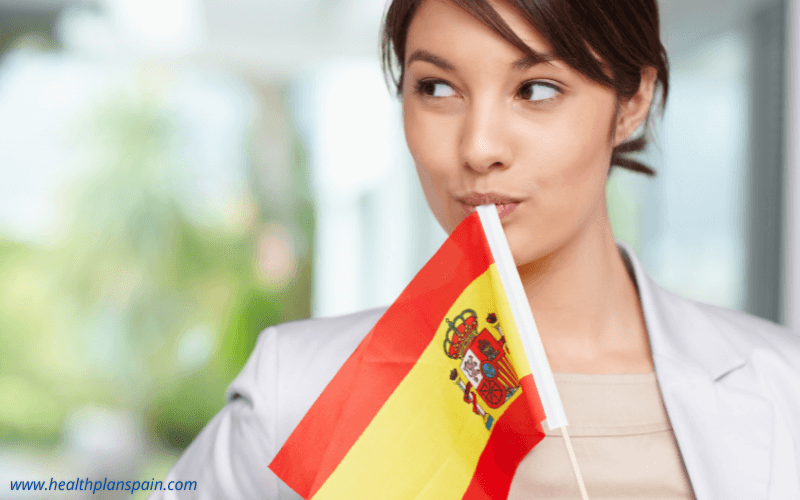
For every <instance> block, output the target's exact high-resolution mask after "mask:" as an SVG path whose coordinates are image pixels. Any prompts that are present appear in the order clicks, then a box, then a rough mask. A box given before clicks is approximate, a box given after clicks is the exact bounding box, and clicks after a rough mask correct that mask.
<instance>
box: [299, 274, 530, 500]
mask: <svg viewBox="0 0 800 500" xmlns="http://www.w3.org/2000/svg"><path fill="white" fill-rule="evenodd" d="M466 309H472V310H474V311H475V312H476V313H477V320H478V331H479V332H480V331H481V330H483V329H484V328H486V329H487V330H489V331H490V332H491V333H492V334H493V336H494V337H495V338H498V337H499V333H498V332H497V330H496V329H495V328H494V327H492V326H491V325H489V323H487V321H486V318H487V316H488V315H489V314H490V313H495V314H496V315H497V318H498V320H499V324H500V325H501V328H502V331H503V333H504V334H505V337H506V341H507V342H508V345H509V348H510V350H511V352H512V353H513V352H515V351H516V352H523V351H522V346H521V344H520V341H519V338H518V337H519V334H518V333H517V329H516V326H515V324H514V320H513V316H512V315H511V309H510V306H509V304H508V301H507V299H506V296H505V293H504V292H503V288H502V284H501V281H500V276H499V274H498V272H497V268H496V265H495V264H492V265H491V266H490V267H489V268H488V269H487V271H486V272H484V273H483V274H482V275H481V276H479V277H478V278H477V279H475V281H473V282H472V283H471V284H470V285H469V286H467V288H465V289H464V291H463V292H462V294H461V295H460V296H459V298H458V299H457V300H456V302H455V303H454V304H453V306H452V307H451V308H450V310H449V312H448V315H447V318H448V319H450V320H453V318H455V317H456V316H458V315H459V314H461V313H462V311H464V310H466ZM409 327H411V325H409ZM448 328H449V325H448V323H447V322H446V321H445V320H444V318H443V319H442V323H441V325H440V326H439V328H438V330H437V332H436V336H435V337H434V339H433V340H432V341H431V343H430V344H429V345H428V347H427V348H426V349H425V351H424V352H423V354H422V356H421V357H420V358H419V360H418V362H417V363H416V365H415V366H414V367H413V368H412V369H411V370H410V371H409V373H408V375H407V376H406V377H405V378H404V379H403V381H402V382H401V383H400V385H399V386H398V387H397V389H396V390H395V392H394V393H393V394H392V395H391V396H390V397H389V399H388V400H387V401H386V403H385V404H384V406H383V407H382V408H381V409H380V410H379V411H378V413H377V415H376V416H375V418H374V419H373V420H372V422H371V423H370V424H369V426H368V427H367V428H366V430H365V431H364V433H363V434H362V435H361V437H360V438H359V439H358V441H356V443H355V444H354V445H353V447H352V448H351V449H350V450H349V451H348V453H347V455H346V456H345V457H344V459H343V460H342V461H341V462H340V463H339V465H338V466H337V468H336V470H335V471H334V472H333V474H332V475H331V476H330V477H329V478H328V480H327V481H326V482H325V483H324V484H323V485H322V487H321V488H320V489H319V490H318V491H317V493H316V494H315V495H314V497H313V498H314V500H341V499H345V498H354V499H360V498H364V499H378V498H381V499H403V500H406V499H411V498H414V499H421V500H422V499H430V500H448V499H460V498H462V496H463V495H464V492H465V491H466V490H467V487H468V486H469V484H470V481H471V480H472V476H473V473H474V472H475V469H476V467H477V464H478V459H479V458H480V455H481V452H482V451H483V449H484V448H485V446H486V443H487V441H488V439H489V436H490V434H491V431H490V430H489V429H487V425H486V422H487V420H488V416H491V418H492V419H493V421H495V422H496V421H497V419H499V418H500V416H501V415H502V414H503V412H504V411H505V410H506V409H507V408H508V406H509V405H510V404H511V403H512V402H513V401H514V400H515V399H516V398H517V397H519V396H520V394H521V393H522V391H521V390H517V391H516V392H515V393H514V394H513V395H512V396H511V397H510V398H509V399H508V400H507V401H505V403H503V405H502V406H500V407H499V408H497V409H491V408H489V407H488V406H487V405H486V404H485V402H484V401H483V400H479V402H480V403H481V404H482V405H483V406H482V407H483V409H484V410H485V411H486V413H487V417H481V416H480V415H477V414H475V413H474V412H473V405H472V403H467V402H465V401H464V392H463V390H462V389H461V388H459V386H458V380H461V381H464V377H463V376H462V377H461V378H460V379H458V380H451V378H450V374H451V372H452V370H453V369H458V368H459V366H460V365H461V362H462V360H460V359H451V358H449V357H447V356H446V355H445V351H444V342H445V338H446V336H447V334H448ZM451 333H452V332H451ZM414 334H415V332H414V331H409V332H408V335H414ZM523 359H524V358H523ZM514 362H515V369H516V371H517V374H518V375H519V377H522V376H524V375H527V374H530V372H531V370H530V367H529V366H528V365H527V363H525V365H523V366H520V365H519V364H516V360H514ZM376 383H379V382H376ZM473 393H474V389H473ZM493 428H494V427H493V426H492V429H493Z"/></svg>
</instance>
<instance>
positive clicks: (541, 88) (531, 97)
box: [520, 82, 560, 101]
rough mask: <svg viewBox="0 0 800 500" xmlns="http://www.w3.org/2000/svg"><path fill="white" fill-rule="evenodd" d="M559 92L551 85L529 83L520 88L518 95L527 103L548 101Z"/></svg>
mask: <svg viewBox="0 0 800 500" xmlns="http://www.w3.org/2000/svg"><path fill="white" fill-rule="evenodd" d="M559 92H560V90H559V89H558V87H556V86H555V85H553V84H550V83H544V82H530V83H526V84H525V85H523V86H522V90H521V91H520V94H522V98H523V99H527V100H528V101H548V100H550V99H552V98H554V97H556V96H557V95H558V93H559Z"/></svg>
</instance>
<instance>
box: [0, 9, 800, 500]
mask: <svg viewBox="0 0 800 500" xmlns="http://www.w3.org/2000/svg"><path fill="white" fill-rule="evenodd" d="M797 3H798V2H796V1H795V2H793V3H792V2H790V1H788V0H786V1H782V0H739V1H737V2H730V1H729V0H663V1H662V2H661V14H662V33H663V37H664V42H665V45H666V47H667V51H668V54H669V57H670V63H671V93H670V97H669V102H668V106H667V111H666V113H665V115H664V118H663V120H662V121H661V122H660V124H659V125H658V126H657V128H656V138H657V141H656V144H655V145H654V147H651V149H650V151H649V152H648V153H647V154H646V157H647V160H648V161H650V163H651V164H652V165H653V166H654V167H655V168H656V170H657V171H658V176H657V177H656V178H654V179H647V178H645V177H643V176H638V175H635V174H629V173H626V172H622V171H616V172H615V173H613V175H612V179H611V181H610V183H609V186H608V190H609V208H610V211H611V217H612V222H613V227H614V230H615V233H616V235H617V237H618V238H619V239H621V240H624V241H626V242H628V243H630V244H631V245H632V246H633V248H634V249H635V250H636V251H637V252H638V254H639V255H640V257H641V258H642V260H643V261H644V264H645V267H646V268H647V269H648V271H649V272H650V273H651V275H652V276H653V277H654V278H655V279H656V280H657V281H658V282H659V283H661V284H662V285H663V286H665V287H667V288H669V289H671V290H674V291H676V292H678V293H681V294H684V295H686V296H690V297H693V298H696V299H699V300H703V301H706V302H711V303H714V304H719V305H722V306H726V307H732V308H736V309H740V310H744V311H748V312H751V313H754V314H757V315H760V316H762V317H764V318H767V319H770V320H773V321H776V322H779V323H785V324H789V325H793V326H800V321H798V313H797V312H795V311H794V309H793V308H792V304H794V303H797V302H798V301H800V293H798V292H799V291H800V286H798V285H800V266H798V265H796V264H795V262H794V261H793V260H792V257H793V256H794V255H795V254H797V249H798V248H799V247H800V202H798V201H796V199H795V197H794V196H793V195H795V194H796V193H800V176H798V174H797V171H798V170H800V169H798V167H800V163H799V161H798V160H799V159H800V155H799V154H798V152H797V151H795V150H794V149H792V146H793V144H795V143H800V128H799V127H796V126H793V123H798V119H800V107H799V106H798V104H799V103H798V99H797V97H796V96H793V95H792V93H791V92H792V89H794V88H797V87H798V85H797V84H794V85H792V84H791V82H792V81H795V82H800V80H798V79H796V77H794V76H792V75H794V74H795V73H796V71H797V68H798V66H800V65H798V64H797V62H798V61H799V60H800V59H799V57H800V43H798V40H800V38H799V37H798V29H797V28H800V8H798V6H797ZM385 6H386V3H385V0H302V1H301V0H294V1H292V2H279V1H276V0H0V173H1V174H2V175H0V499H3V498H15V499H17V498H39V497H37V496H36V495H35V494H27V495H26V494H23V493H21V492H13V493H12V492H11V491H10V489H9V480H11V479H13V480H47V481H49V478H51V477H54V478H56V479H57V480H58V479H64V480H68V479H69V478H71V477H76V476H79V477H81V478H84V477H87V476H88V477H91V478H96V477H100V478H102V477H109V478H116V479H118V480H131V479H139V480H148V479H151V478H155V479H156V480H160V479H162V478H163V476H164V475H165V474H166V471H167V470H168V468H169V467H170V466H171V465H172V463H173V462H174V461H175V460H176V458H177V457H178V456H179V454H180V452H181V450H183V449H184V448H185V447H186V446H187V445H188V444H189V443H190V442H191V440H192V439H193V438H194V436H195V435H196V434H197V433H198V432H199V431H200V429H202V427H203V426H204V425H205V423H206V422H207V421H208V420H209V419H210V418H211V417H212V416H213V415H214V414H215V413H216V412H217V411H218V410H219V409H220V408H221V407H222V406H223V404H224V391H225V388H226V386H227V385H228V384H229V383H230V381H231V380H232V379H233V377H234V376H235V375H236V374H237V373H238V371H239V370H240V369H241V367H242V365H243V364H244V362H245V360H246V359H247V357H248V355H249V353H250V351H251V350H252V348H253V345H254V344H255V340H256V337H257V335H258V334H259V332H260V331H261V330H263V329H264V328H266V327H267V326H270V325H273V324H276V323H279V322H283V321H289V320H293V319H299V318H306V317H309V316H323V315H332V314H342V313H348V312H352V311H356V310H359V309H363V308H367V307H372V306H377V305H387V304H389V303H391V301H392V300H393V299H394V298H395V297H396V296H397V295H398V294H399V293H400V291H401V290H402V289H403V287H404V286H405V285H406V284H407V283H408V281H409V280H410V279H411V278H412V277H413V275H414V274H415V273H416V271H417V270H419V268H420V267H421V266H422V265H423V264H424V263H425V262H426V261H427V259H428V258H429V257H430V256H431V255H432V254H433V252H434V251H435V250H436V249H437V248H438V246H439V245H440V244H441V242H442V241H443V240H444V238H445V235H444V233H443V231H442V230H441V229H440V228H439V227H438V225H437V224H436V222H435V220H434V219H433V217H432V215H431V214H430V213H429V211H428V208H427V205H426V204H425V201H424V198H423V196H422V193H421V191H420V189H419V187H418V185H417V180H416V177H415V173H414V168H413V163H412V161H411V158H410V155H409V153H408V150H407V148H406V145H405V140H404V136H403V131H402V123H401V115H400V104H399V102H398V101H396V100H394V99H393V98H392V97H390V93H389V90H388V89H387V87H386V85H385V83H384V80H383V78H382V75H381V73H380V68H379V56H378V54H379V53H378V47H379V36H378V28H379V24H380V21H381V17H382V14H383V12H384V8H385ZM793 27H794V28H793ZM791 61H794V63H793V64H792V63H791ZM791 78H795V80H791ZM792 109H794V111H791V110H792ZM656 123H659V122H658V120H656ZM792 137H794V138H795V139H792ZM265 466H266V464H265ZM60 495H62V496H65V498H82V497H81V493H79V492H74V493H71V494H67V493H66V492H65V493H61V494H60ZM105 495H108V496H114V495H112V494H110V493H105ZM127 495H128V496H130V495H129V494H127ZM84 496H86V495H84ZM89 496H91V495H89ZM144 496H146V495H145V494H141V495H134V496H133V497H134V498H143V497H144ZM41 498H44V497H41Z"/></svg>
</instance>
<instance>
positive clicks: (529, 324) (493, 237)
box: [477, 205, 589, 500]
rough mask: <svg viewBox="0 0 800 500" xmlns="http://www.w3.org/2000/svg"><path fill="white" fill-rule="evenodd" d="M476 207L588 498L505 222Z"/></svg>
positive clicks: (553, 425)
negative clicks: (515, 261)
mask: <svg viewBox="0 0 800 500" xmlns="http://www.w3.org/2000/svg"><path fill="white" fill-rule="evenodd" d="M477 211H478V215H479V216H480V219H481V225H483V231H484V233H485V234H486V240H487V241H488V242H489V248H490V249H491V251H492V257H493V258H494V262H495V264H496V265H497V272H498V274H499V275H500V281H502V283H503V289H504V290H505V291H506V297H507V298H508V302H509V305H510V306H511V313H512V314H513V316H514V322H515V323H516V325H517V330H518V331H519V334H520V337H521V340H522V347H523V349H524V351H525V357H526V358H527V359H528V364H529V365H530V367H531V373H532V374H533V381H534V383H535V384H536V388H537V389H538V391H539V397H540V398H541V400H542V407H543V408H544V414H545V417H547V427H548V428H549V429H550V430H553V429H557V428H559V427H560V428H561V434H562V435H563V436H564V444H565V445H566V446H567V453H569V459H570V462H571V463H572V470H573V472H574V473H575V479H576V480H577V481H578V487H579V488H580V490H581V497H582V498H583V500H589V497H588V496H587V494H586V486H584V484H583V477H582V475H581V471H580V468H578V461H577V460H576V458H575V451H574V450H573V449H572V442H571V441H570V439H569V433H568V432H567V427H566V426H567V416H566V413H564V406H563V405H562V404H561V398H560V397H559V395H558V388H556V381H555V379H554V378H553V372H552V371H551V370H550V363H548V361H547V355H546V354H545V352H544V346H543V345H542V339H541V337H539V330H538V329H537V328H536V323H535V322H534V320H533V313H532V312H531V307H530V304H529V303H528V296H527V295H526V294H525V289H524V288H523V287H522V280H521V279H520V277H519V272H518V271H517V266H516V265H515V264H514V257H513V256H512V255H511V248H509V246H508V240H507V239H506V235H505V232H504V231H503V225H502V224H501V223H500V217H499V216H498V215H497V208H496V207H495V205H481V206H479V207H477Z"/></svg>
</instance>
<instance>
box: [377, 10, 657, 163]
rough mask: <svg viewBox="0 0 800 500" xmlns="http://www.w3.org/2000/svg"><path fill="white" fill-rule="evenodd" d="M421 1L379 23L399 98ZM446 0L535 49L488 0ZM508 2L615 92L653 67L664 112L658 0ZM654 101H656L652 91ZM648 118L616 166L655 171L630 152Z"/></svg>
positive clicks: (632, 87)
mask: <svg viewBox="0 0 800 500" xmlns="http://www.w3.org/2000/svg"><path fill="white" fill-rule="evenodd" d="M423 1H425V0H392V2H391V4H390V5H389V8H388V10H387V11H386V15H385V16H384V20H383V23H382V26H381V32H382V37H381V52H382V58H381V63H382V67H383V72H384V77H391V80H392V82H393V83H394V85H395V90H396V95H397V97H399V98H400V99H402V97H403V90H402V89H403V78H404V74H405V67H404V62H405V52H406V37H407V35H408V28H409V26H410V25H411V20H412V19H413V17H414V13H415V12H416V11H417V9H418V8H419V6H420V5H421V4H422V2H423ZM450 1H452V2H453V3H454V4H456V5H458V6H459V7H461V8H463V9H464V10H466V11H467V12H469V13H470V14H472V15H473V16H475V17H476V18H477V19H479V20H480V21H481V22H483V23H484V24H485V25H486V26H488V27H489V28H491V29H492V30H494V31H495V32H496V33H497V34H498V35H500V36H502V37H503V38H505V39H506V40H508V42H509V43H511V44H513V45H514V46H515V47H517V48H518V49H519V50H520V51H522V52H523V53H524V54H526V55H534V54H535V52H534V51H533V50H532V49H531V48H530V47H528V45H527V44H525V42H523V41H522V40H521V39H520V38H519V37H518V36H517V35H516V34H515V33H514V31H513V30H512V29H511V28H510V27H509V26H508V24H506V22H505V21H503V19H502V17H500V15H499V14H498V13H497V11H496V10H495V9H494V8H493V7H492V6H491V5H490V4H489V2H488V0H450ZM501 1H502V0H501ZM505 1H506V3H507V4H508V5H510V6H511V7H513V8H514V9H516V10H517V12H519V13H520V15H521V16H522V17H523V18H524V19H526V20H527V21H528V23H529V24H530V25H531V26H532V27H533V28H534V29H535V30H536V31H537V32H538V33H539V34H540V35H542V36H543V37H544V38H545V39H546V40H547V41H548V42H549V43H550V45H551V46H552V48H553V54H554V55H555V57H556V58H558V59H561V60H562V61H564V62H565V63H567V64H569V65H570V66H571V67H573V68H574V69H575V70H576V71H578V72H580V73H582V74H584V75H586V76H587V77H588V78H590V79H592V80H594V81H595V82H597V83H599V84H601V85H604V86H606V87H608V88H611V89H614V90H615V91H616V94H617V98H618V99H628V98H630V97H632V96H633V95H634V94H636V92H637V91H638V89H639V84H640V81H641V71H642V69H643V68H644V67H646V66H652V67H654V68H656V72H657V73H656V85H657V86H658V85H660V87H661V101H660V103H659V104H660V109H661V111H662V112H663V110H664V105H665V104H666V100H667V92H668V90H669V67H668V63H667V54H666V51H665V50H664V46H663V45H662V44H661V38H660V36H659V21H658V6H657V5H656V0H505ZM592 51H594V54H596V55H593V53H592ZM392 52H393V53H394V54H392ZM392 55H394V56H395V58H396V61H397V62H398V64H399V66H400V76H399V77H397V78H396V77H395V73H394V67H393V62H394V61H392ZM597 57H599V58H600V60H598V59H597ZM604 69H606V71H604ZM607 73H610V74H611V76H609V75H608V74H607ZM387 84H389V81H388V79H387ZM653 101H654V102H655V101H656V98H655V97H654V99H653ZM651 109H652V108H651ZM649 120H650V113H648V116H647V119H646V121H645V128H644V131H643V133H642V134H641V135H639V136H637V137H634V138H632V139H629V140H627V141H625V142H623V143H622V144H620V145H619V146H617V147H616V148H614V151H613V154H612V156H611V166H612V167H613V166H619V167H622V168H626V169H630V170H633V171H636V172H642V173H644V174H647V175H655V171H654V170H653V169H652V168H650V167H649V166H647V165H645V164H643V163H641V162H639V161H637V160H635V159H633V158H629V157H627V155H628V154H630V153H635V152H640V151H642V150H644V148H645V147H646V146H647V136H648V134H649V132H650V123H649Z"/></svg>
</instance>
